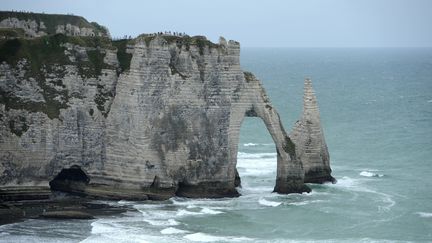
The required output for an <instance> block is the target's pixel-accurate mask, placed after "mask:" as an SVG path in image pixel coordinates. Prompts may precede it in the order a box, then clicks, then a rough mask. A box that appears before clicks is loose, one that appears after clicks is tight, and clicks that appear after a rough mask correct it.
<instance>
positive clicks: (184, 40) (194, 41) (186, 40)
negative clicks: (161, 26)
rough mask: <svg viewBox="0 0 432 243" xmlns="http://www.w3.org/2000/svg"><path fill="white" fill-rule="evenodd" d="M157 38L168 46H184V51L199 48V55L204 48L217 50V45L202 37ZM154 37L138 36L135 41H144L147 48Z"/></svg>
mask: <svg viewBox="0 0 432 243" xmlns="http://www.w3.org/2000/svg"><path fill="white" fill-rule="evenodd" d="M158 37H161V38H163V39H164V40H165V41H166V42H167V43H168V44H172V43H175V44H176V45H177V46H178V47H179V48H181V47H182V46H186V49H187V50H189V49H190V46H197V47H198V48H199V52H200V54H201V55H203V54H204V48H205V47H206V46H207V47H208V48H219V47H220V45H219V44H215V43H213V42H211V41H209V40H207V38H205V37H204V36H192V37H190V36H187V35H186V36H174V35H159V36H158ZM155 38H156V36H149V35H145V34H143V35H140V36H138V37H137V39H141V40H144V41H145V43H146V45H147V46H149V45H150V42H151V41H152V40H153V39H155Z"/></svg>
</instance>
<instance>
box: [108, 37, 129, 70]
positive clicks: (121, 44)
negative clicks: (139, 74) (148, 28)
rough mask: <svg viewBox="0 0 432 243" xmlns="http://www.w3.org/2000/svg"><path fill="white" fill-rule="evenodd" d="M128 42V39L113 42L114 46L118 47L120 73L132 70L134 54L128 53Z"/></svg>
mask: <svg viewBox="0 0 432 243" xmlns="http://www.w3.org/2000/svg"><path fill="white" fill-rule="evenodd" d="M128 42H129V41H128V40H127V39H123V40H117V41H113V42H112V44H113V46H115V47H117V60H118V61H119V64H120V72H119V73H121V72H124V71H126V70H129V68H130V63H131V59H132V54H130V53H127V52H126V50H127V45H128Z"/></svg>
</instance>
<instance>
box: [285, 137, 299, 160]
mask: <svg viewBox="0 0 432 243" xmlns="http://www.w3.org/2000/svg"><path fill="white" fill-rule="evenodd" d="M283 149H284V150H285V152H287V153H288V154H289V155H290V157H291V158H293V157H294V158H295V156H296V152H295V144H294V143H293V142H292V141H291V139H290V138H289V137H288V136H285V145H284V147H283Z"/></svg>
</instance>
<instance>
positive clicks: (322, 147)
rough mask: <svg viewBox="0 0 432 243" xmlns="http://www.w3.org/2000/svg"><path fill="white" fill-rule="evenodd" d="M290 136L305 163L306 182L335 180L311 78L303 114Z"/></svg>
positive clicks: (306, 89) (306, 91)
mask: <svg viewBox="0 0 432 243" xmlns="http://www.w3.org/2000/svg"><path fill="white" fill-rule="evenodd" d="M289 137H290V138H291V140H292V141H293V142H294V144H295V145H296V154H297V156H298V158H299V159H300V160H301V161H302V163H303V170H304V172H305V178H304V180H305V182H309V183H324V182H329V181H330V182H335V179H334V178H333V177H332V176H331V168H330V156H329V152H328V148H327V144H326V142H325V138H324V133H323V130H322V127H321V122H320V114H319V109H318V103H317V99H316V96H315V92H314V90H313V88H312V80H311V79H310V78H306V79H305V82H304V95H303V115H302V117H301V119H300V120H299V121H297V122H296V124H295V125H294V129H293V131H292V132H291V134H290V136H289Z"/></svg>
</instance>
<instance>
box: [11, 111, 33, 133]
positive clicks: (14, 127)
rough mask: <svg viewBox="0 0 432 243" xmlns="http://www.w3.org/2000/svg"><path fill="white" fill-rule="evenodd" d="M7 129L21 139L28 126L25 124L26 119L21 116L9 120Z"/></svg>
mask: <svg viewBox="0 0 432 243" xmlns="http://www.w3.org/2000/svg"><path fill="white" fill-rule="evenodd" d="M9 129H10V130H11V132H13V133H14V134H15V135H17V136H18V137H21V135H22V134H23V133H25V132H26V131H27V130H28V129H29V126H28V125H27V124H26V119H25V117H23V116H19V117H18V118H17V119H16V120H15V119H12V120H9Z"/></svg>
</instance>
